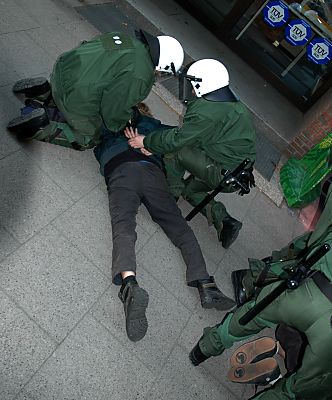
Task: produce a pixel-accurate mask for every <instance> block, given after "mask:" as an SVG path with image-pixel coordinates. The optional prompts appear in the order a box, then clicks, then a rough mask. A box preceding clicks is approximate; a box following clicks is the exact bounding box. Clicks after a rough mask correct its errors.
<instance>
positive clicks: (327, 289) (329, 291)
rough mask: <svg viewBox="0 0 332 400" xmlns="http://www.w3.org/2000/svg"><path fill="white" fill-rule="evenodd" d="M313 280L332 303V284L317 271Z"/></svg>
mask: <svg viewBox="0 0 332 400" xmlns="http://www.w3.org/2000/svg"><path fill="white" fill-rule="evenodd" d="M311 278H312V279H313V281H314V282H315V284H316V285H317V286H318V288H319V289H320V290H321V292H322V293H323V294H324V295H325V296H326V297H327V298H328V299H329V300H330V302H331V303H332V282H331V281H330V280H329V279H328V278H327V277H326V276H325V275H324V274H323V273H322V272H320V271H316V272H315V273H314V274H313V275H312V276H311Z"/></svg>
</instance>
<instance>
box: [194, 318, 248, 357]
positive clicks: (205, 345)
mask: <svg viewBox="0 0 332 400" xmlns="http://www.w3.org/2000/svg"><path fill="white" fill-rule="evenodd" d="M233 316H234V314H233V313H229V314H227V315H226V317H225V319H224V321H223V322H222V323H221V324H218V325H216V326H215V327H213V328H205V329H204V334H203V337H202V338H201V340H200V341H199V347H200V349H201V351H202V353H203V354H204V355H206V356H218V355H220V354H221V353H223V352H224V351H225V349H229V348H230V347H232V346H233V344H234V343H235V342H238V341H240V340H244V339H247V338H249V337H250V336H251V334H250V335H246V336H242V337H239V336H233V335H232V334H231V333H230V332H229V324H230V322H231V320H232V318H233Z"/></svg>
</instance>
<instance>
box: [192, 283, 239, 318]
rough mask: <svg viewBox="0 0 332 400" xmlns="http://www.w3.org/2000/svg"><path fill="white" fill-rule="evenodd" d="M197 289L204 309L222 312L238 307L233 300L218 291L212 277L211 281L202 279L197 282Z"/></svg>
mask: <svg viewBox="0 0 332 400" xmlns="http://www.w3.org/2000/svg"><path fill="white" fill-rule="evenodd" d="M197 289H198V291H199V295H200V298H201V304H202V307H203V308H215V309H217V310H220V311H225V310H229V309H230V308H232V307H234V306H236V303H235V301H234V300H233V299H231V298H229V297H227V296H225V295H224V294H223V293H222V292H221V291H220V290H219V289H218V286H217V285H216V283H215V281H214V278H213V277H212V276H211V277H210V279H201V280H199V281H197Z"/></svg>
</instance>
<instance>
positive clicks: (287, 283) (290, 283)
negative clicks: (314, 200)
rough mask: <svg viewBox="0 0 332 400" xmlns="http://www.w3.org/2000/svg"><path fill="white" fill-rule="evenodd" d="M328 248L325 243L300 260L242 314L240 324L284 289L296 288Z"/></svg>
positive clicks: (244, 322)
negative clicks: (284, 278) (306, 257)
mask: <svg viewBox="0 0 332 400" xmlns="http://www.w3.org/2000/svg"><path fill="white" fill-rule="evenodd" d="M329 250H330V245H329V244H327V243H325V244H323V245H322V246H320V247H319V248H318V249H317V250H316V251H315V252H314V254H312V255H311V256H310V257H309V258H308V259H307V260H305V261H300V263H299V265H298V266H297V268H296V271H295V272H294V273H293V274H292V275H291V276H290V277H289V278H288V279H286V280H284V281H283V282H282V283H281V284H280V285H279V286H277V287H276V288H275V289H274V290H272V292H271V293H269V294H268V295H267V296H266V297H264V298H263V299H262V300H261V301H259V302H258V303H257V304H256V305H255V306H254V307H253V308H252V309H251V310H249V311H248V312H247V313H246V314H244V315H243V316H242V317H241V318H240V319H239V323H240V325H246V324H247V323H248V322H250V321H251V320H252V319H254V318H255V317H256V316H257V315H258V314H259V313H260V312H262V311H263V310H264V309H265V308H266V307H267V306H268V305H269V304H270V303H272V301H273V300H275V299H276V298H277V297H278V296H280V295H281V293H282V292H284V291H285V290H286V289H296V288H297V287H298V286H299V284H300V282H301V280H302V279H304V278H305V277H306V276H307V273H308V271H309V270H310V268H311V267H312V266H313V265H314V264H316V262H317V261H319V260H320V259H321V258H322V257H324V256H325V254H326V253H327V252H328V251H329Z"/></svg>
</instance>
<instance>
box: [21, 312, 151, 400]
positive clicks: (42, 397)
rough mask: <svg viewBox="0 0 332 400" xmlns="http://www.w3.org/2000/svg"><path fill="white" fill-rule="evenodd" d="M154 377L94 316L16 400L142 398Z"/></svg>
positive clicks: (89, 318) (85, 319) (84, 321)
mask: <svg viewBox="0 0 332 400" xmlns="http://www.w3.org/2000/svg"><path fill="white" fill-rule="evenodd" d="M152 380H153V375H152V374H151V372H149V371H148V369H147V368H146V367H145V366H144V365H143V364H142V363H140V362H139V361H138V360H137V359H136V358H135V357H134V356H133V355H132V353H131V352H130V351H128V350H127V349H126V347H123V346H121V345H120V344H119V342H118V341H117V340H116V339H115V338H114V337H112V336H111V334H110V333H109V332H108V331H107V330H106V329H105V328H103V327H102V326H101V325H100V324H98V323H97V321H95V320H94V319H93V318H92V317H86V318H84V320H83V321H82V322H81V323H80V324H79V325H78V326H77V327H76V328H75V330H74V331H73V332H72V333H71V334H70V336H69V337H68V338H67V339H66V340H65V342H63V343H62V345H61V346H60V347H59V349H57V351H56V352H55V353H54V355H53V357H52V358H50V359H49V360H48V361H47V363H45V365H44V366H43V368H42V369H41V370H40V371H39V372H38V373H37V374H36V375H35V376H34V378H33V379H32V381H31V382H30V383H29V385H28V386H27V387H26V388H25V390H24V391H23V393H22V394H21V395H20V396H19V397H18V399H17V400H28V399H34V400H54V399H57V400H60V399H68V400H69V399H75V400H78V399H83V398H84V399H85V400H110V399H112V400H120V399H122V400H123V399H142V398H143V397H144V395H145V394H146V392H147V391H148V389H149V388H150V386H151V383H152Z"/></svg>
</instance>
